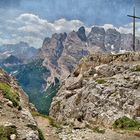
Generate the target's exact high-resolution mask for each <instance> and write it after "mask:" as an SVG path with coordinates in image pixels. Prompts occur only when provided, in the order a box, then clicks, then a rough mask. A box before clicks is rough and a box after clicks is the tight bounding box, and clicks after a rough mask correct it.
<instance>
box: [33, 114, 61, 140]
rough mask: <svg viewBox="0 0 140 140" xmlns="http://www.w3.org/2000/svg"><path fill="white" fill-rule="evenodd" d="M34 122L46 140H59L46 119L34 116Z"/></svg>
mask: <svg viewBox="0 0 140 140" xmlns="http://www.w3.org/2000/svg"><path fill="white" fill-rule="evenodd" d="M35 120H36V121H37V123H38V127H39V128H40V129H41V131H42V133H43V135H44V137H45V139H46V140H59V138H58V136H57V135H56V134H55V131H54V128H53V127H52V126H50V124H49V120H48V119H47V118H44V117H41V116H36V117H35Z"/></svg>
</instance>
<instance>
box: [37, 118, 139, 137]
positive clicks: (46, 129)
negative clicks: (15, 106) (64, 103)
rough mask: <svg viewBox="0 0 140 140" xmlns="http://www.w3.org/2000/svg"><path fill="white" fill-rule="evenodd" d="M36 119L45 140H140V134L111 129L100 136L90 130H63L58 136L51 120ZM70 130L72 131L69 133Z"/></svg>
mask: <svg viewBox="0 0 140 140" xmlns="http://www.w3.org/2000/svg"><path fill="white" fill-rule="evenodd" d="M35 119H36V122H37V123H38V127H39V128H40V129H41V131H42V132H43V135H44V137H45V140H60V139H61V140H140V132H136V133H135V132H133V133H125V134H122V133H117V132H115V131H112V130H110V129H106V132H105V133H104V134H100V133H95V132H93V131H91V130H89V129H79V130H72V129H71V130H70V129H69V128H63V130H62V132H60V133H59V134H58V133H57V129H56V128H54V127H52V126H51V125H50V123H49V119H47V118H45V117H42V116H36V117H35ZM68 130H70V131H69V133H68ZM134 134H137V136H136V135H134Z"/></svg>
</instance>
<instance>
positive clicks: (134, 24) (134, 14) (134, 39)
mask: <svg viewBox="0 0 140 140" xmlns="http://www.w3.org/2000/svg"><path fill="white" fill-rule="evenodd" d="M127 16H128V17H131V18H133V51H136V19H140V17H137V16H136V11H135V7H134V9H133V15H127Z"/></svg>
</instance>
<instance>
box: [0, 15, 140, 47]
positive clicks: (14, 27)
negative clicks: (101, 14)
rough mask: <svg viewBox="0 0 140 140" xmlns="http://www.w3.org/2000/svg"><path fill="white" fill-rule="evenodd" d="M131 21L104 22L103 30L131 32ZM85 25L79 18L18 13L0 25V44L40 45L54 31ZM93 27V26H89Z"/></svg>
mask: <svg viewBox="0 0 140 140" xmlns="http://www.w3.org/2000/svg"><path fill="white" fill-rule="evenodd" d="M7 25H8V26H7ZM132 25H133V24H132V23H129V24H127V25H124V26H123V27H115V26H113V25H112V24H105V25H104V26H102V27H104V28H105V30H107V29H109V28H114V29H116V30H118V31H120V32H121V33H131V32H132ZM81 26H85V25H84V23H83V22H82V21H80V20H69V21H68V20H66V19H64V18H62V19H58V20H56V21H54V22H49V21H47V20H46V19H42V18H40V17H39V16H37V15H33V14H31V13H25V14H21V15H19V16H18V17H17V18H15V19H13V20H5V24H3V25H1V26H0V33H1V34H0V44H10V43H12V44H14V43H18V42H20V41H25V42H27V43H29V44H30V45H31V46H34V47H41V45H42V42H43V39H44V38H45V37H47V36H48V37H50V36H51V35H52V34H54V33H61V32H67V33H68V32H71V31H72V30H75V31H76V30H78V28H79V27H81ZM91 27H93V26H91ZM91 27H87V26H85V28H86V32H90V30H91ZM136 27H137V30H136V33H137V35H138V36H140V22H137V23H136ZM4 37H5V38H4Z"/></svg>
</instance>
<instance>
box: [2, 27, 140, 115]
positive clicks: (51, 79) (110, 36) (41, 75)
mask: <svg viewBox="0 0 140 140" xmlns="http://www.w3.org/2000/svg"><path fill="white" fill-rule="evenodd" d="M136 49H137V50H140V40H139V38H137V39H136ZM126 51H132V34H121V33H120V32H118V31H117V30H116V29H107V30H105V29H104V28H102V27H93V28H92V29H91V31H90V32H89V33H87V32H86V31H85V28H84V27H80V28H79V29H78V31H72V32H70V33H60V34H58V33H55V34H53V35H52V37H46V38H45V39H44V41H43V44H42V47H41V48H40V49H35V48H33V47H30V46H29V45H28V44H27V43H24V42H20V43H19V44H15V45H3V46H2V47H0V56H2V57H1V58H2V59H1V66H2V67H3V68H4V69H5V70H6V71H7V72H9V73H10V74H12V75H14V76H16V78H17V79H18V82H19V83H20V85H22V87H23V89H24V90H25V91H26V92H27V94H28V95H29V99H30V101H31V102H32V103H34V104H35V105H36V107H37V109H38V110H39V111H40V112H43V113H47V114H48V113H49V108H50V104H51V101H52V98H53V97H54V96H55V95H56V93H57V91H58V89H59V85H60V83H63V81H64V80H65V79H66V78H67V77H69V75H70V73H72V72H73V71H74V69H75V67H76V65H77V64H79V61H80V60H81V59H84V58H85V56H87V55H89V54H92V53H95V52H101V53H109V54H110V53H112V54H114V53H118V52H119V53H123V52H126ZM11 58H12V60H11ZM9 59H10V61H9ZM10 63H11V64H10ZM34 85H36V86H34ZM36 97H38V98H36ZM42 107H43V108H42Z"/></svg>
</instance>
